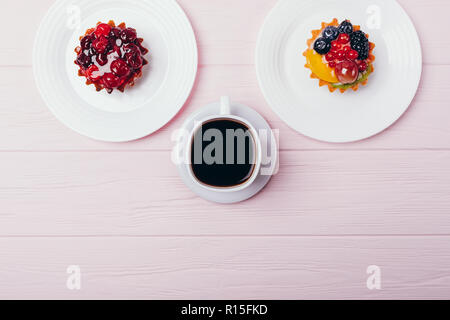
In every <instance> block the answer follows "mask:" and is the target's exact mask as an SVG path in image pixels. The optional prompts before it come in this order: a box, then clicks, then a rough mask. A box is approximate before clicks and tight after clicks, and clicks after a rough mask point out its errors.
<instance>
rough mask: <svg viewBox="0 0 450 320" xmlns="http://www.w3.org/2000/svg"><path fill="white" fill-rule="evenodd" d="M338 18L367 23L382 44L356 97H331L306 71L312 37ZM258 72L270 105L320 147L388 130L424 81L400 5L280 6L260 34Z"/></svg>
mask: <svg viewBox="0 0 450 320" xmlns="http://www.w3.org/2000/svg"><path fill="white" fill-rule="evenodd" d="M333 18H338V19H339V21H343V20H345V19H349V20H351V22H352V23H354V24H355V25H361V27H362V29H363V30H364V31H365V32H367V33H368V34H369V35H370V41H371V42H374V43H375V44H376V48H375V51H374V54H375V57H376V61H375V64H374V67H375V72H374V73H373V74H372V75H371V76H370V78H369V83H368V84H367V86H365V87H361V88H360V89H359V90H358V91H357V92H353V91H351V90H349V91H347V92H345V93H344V94H341V93H340V92H339V91H336V92H334V93H330V92H329V91H328V88H327V87H326V86H325V87H319V85H318V80H316V79H311V78H310V74H311V72H310V71H309V70H308V69H306V68H305V66H304V65H305V63H306V60H305V57H304V56H303V55H302V53H303V52H304V51H305V49H306V47H307V45H306V41H307V39H309V38H311V31H312V30H315V29H320V27H321V23H322V22H331V21H332V20H333ZM256 67H257V74H258V80H259V83H260V86H261V89H262V91H263V93H264V96H265V98H266V100H267V101H268V103H269V104H270V106H271V107H272V109H273V110H274V111H275V112H276V113H277V114H278V116H279V117H280V118H281V119H282V120H284V121H285V122H286V123H287V124H288V125H289V126H290V127H292V128H293V129H294V130H296V131H298V132H300V133H302V134H304V135H306V136H308V137H311V138H314V139H317V140H321V141H326V142H338V143H339V142H352V141H358V140H362V139H366V138H369V137H371V136H373V135H376V134H377V133H379V132H381V131H383V130H385V129H386V128H388V127H389V126H391V125H392V124H393V123H394V122H396V121H397V120H398V119H399V118H400V117H401V115H402V114H403V113H404V112H405V111H406V110H407V109H408V107H409V105H410V103H411V101H412V100H413V98H414V96H415V94H416V91H417V88H418V85H419V82H420V77H421V73H422V51H421V46H420V41H419V38H418V35H417V32H416V30H415V28H414V25H413V23H412V22H411V20H410V18H409V17H408V15H407V14H406V13H405V11H404V10H403V9H402V8H401V7H400V5H399V4H398V3H397V1H395V0H389V1H385V0H340V1H335V0H280V1H279V2H278V4H277V5H276V7H275V8H274V9H273V10H272V12H271V13H270V15H269V16H268V18H267V19H266V22H265V24H264V26H263V29H262V31H261V33H260V37H259V41H258V45H257V52H256Z"/></svg>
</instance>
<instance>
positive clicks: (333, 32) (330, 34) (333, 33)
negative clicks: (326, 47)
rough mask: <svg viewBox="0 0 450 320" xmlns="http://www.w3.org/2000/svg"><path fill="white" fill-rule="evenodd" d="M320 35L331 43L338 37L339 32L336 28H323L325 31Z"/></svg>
mask: <svg viewBox="0 0 450 320" xmlns="http://www.w3.org/2000/svg"><path fill="white" fill-rule="evenodd" d="M322 35H323V37H324V38H325V39H327V40H329V41H333V40H336V39H337V37H338V36H339V30H338V28H336V27H333V26H328V27H326V28H325V30H323V33H322Z"/></svg>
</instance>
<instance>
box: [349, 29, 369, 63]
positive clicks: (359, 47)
mask: <svg viewBox="0 0 450 320" xmlns="http://www.w3.org/2000/svg"><path fill="white" fill-rule="evenodd" d="M350 45H351V47H352V49H353V50H356V51H357V52H358V54H359V58H358V60H366V59H367V58H368V57H369V51H370V44H369V40H368V39H367V36H366V34H365V33H364V32H362V31H356V32H353V33H352V34H351V36H350Z"/></svg>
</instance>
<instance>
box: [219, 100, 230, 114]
mask: <svg viewBox="0 0 450 320" xmlns="http://www.w3.org/2000/svg"><path fill="white" fill-rule="evenodd" d="M220 115H221V116H228V115H231V102H230V97H227V96H224V97H222V98H220Z"/></svg>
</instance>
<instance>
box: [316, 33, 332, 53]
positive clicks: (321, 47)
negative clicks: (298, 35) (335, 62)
mask: <svg viewBox="0 0 450 320" xmlns="http://www.w3.org/2000/svg"><path fill="white" fill-rule="evenodd" d="M330 49H331V42H330V41H329V40H327V39H325V38H322V37H320V38H318V39H317V40H316V42H314V50H316V52H317V53H318V54H322V55H323V54H327V53H328V52H329V51H330Z"/></svg>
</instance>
